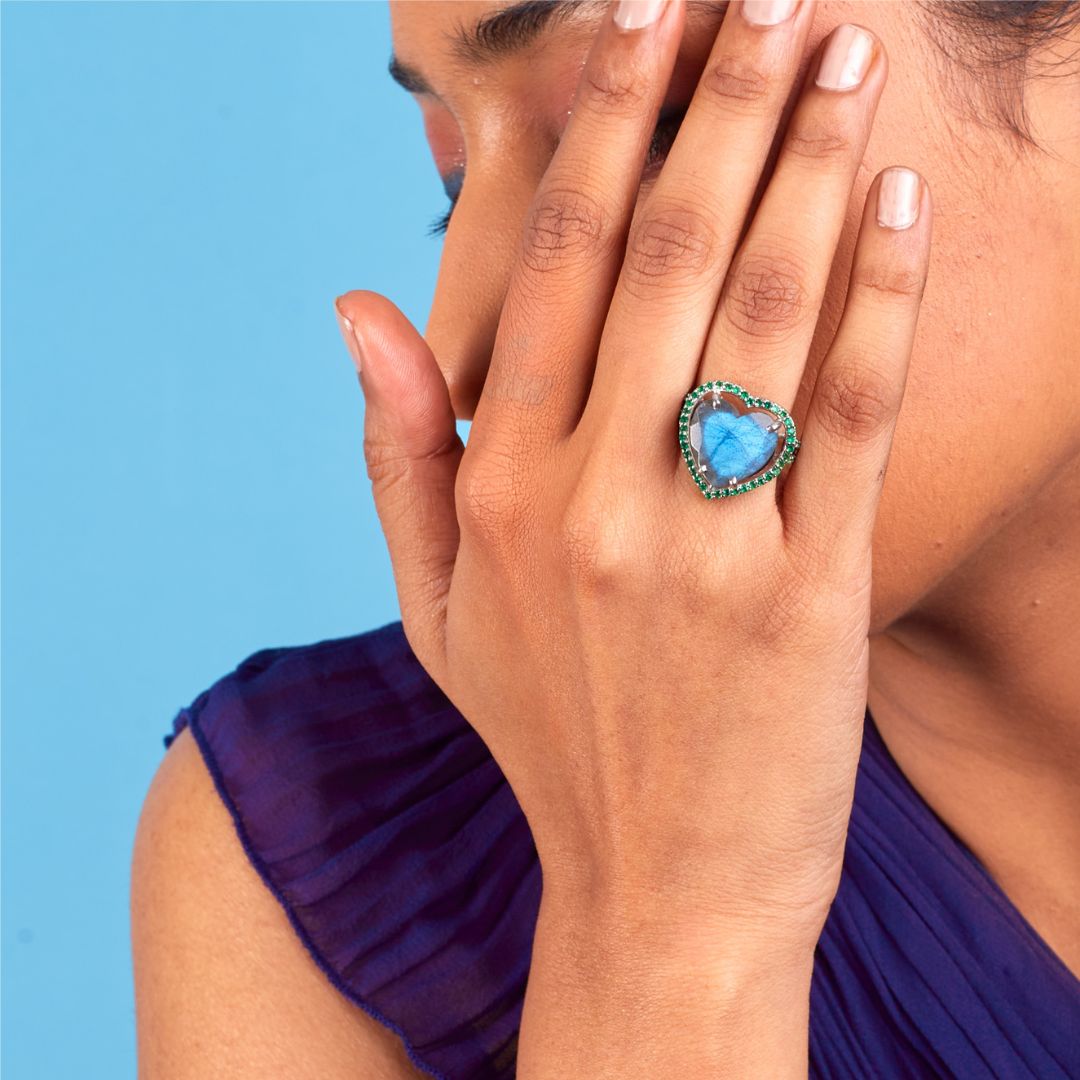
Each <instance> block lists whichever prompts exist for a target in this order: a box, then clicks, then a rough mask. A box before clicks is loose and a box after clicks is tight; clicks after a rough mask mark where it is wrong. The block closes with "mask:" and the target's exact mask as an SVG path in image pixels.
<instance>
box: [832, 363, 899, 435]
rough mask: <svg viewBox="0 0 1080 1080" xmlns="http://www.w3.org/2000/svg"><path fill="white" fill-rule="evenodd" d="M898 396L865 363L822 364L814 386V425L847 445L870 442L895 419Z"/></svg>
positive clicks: (879, 375) (895, 391)
mask: <svg viewBox="0 0 1080 1080" xmlns="http://www.w3.org/2000/svg"><path fill="white" fill-rule="evenodd" d="M899 397H900V393H899V392H898V391H897V389H896V388H895V387H894V386H893V385H892V384H891V383H890V382H889V380H888V379H887V378H886V377H885V376H884V375H882V374H881V373H880V372H879V371H877V370H876V369H875V368H874V367H873V366H872V364H871V363H870V362H869V361H868V360H847V361H844V362H835V361H834V362H833V363H829V362H828V361H826V363H825V365H824V366H823V367H822V369H821V371H820V373H819V374H818V378H817V382H816V384H815V386H814V395H813V401H814V402H815V403H816V406H815V413H816V419H817V422H818V424H819V425H820V426H821V427H822V428H823V429H824V430H825V431H826V432H828V433H829V434H830V435H832V436H835V437H837V438H840V439H843V440H846V441H848V442H865V441H868V440H870V439H873V438H874V437H875V436H876V435H878V434H879V433H880V432H881V431H883V430H884V429H885V428H886V427H887V426H888V424H889V423H890V422H891V421H892V419H893V418H894V417H895V415H896V413H897V412H898V411H899V408H900V401H899Z"/></svg>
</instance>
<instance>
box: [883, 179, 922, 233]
mask: <svg viewBox="0 0 1080 1080" xmlns="http://www.w3.org/2000/svg"><path fill="white" fill-rule="evenodd" d="M921 199H922V178H921V177H920V176H919V174H918V173H917V172H915V170H914V169H905V168H902V167H901V166H899V165H894V166H893V167H892V168H891V169H886V170H885V171H884V172H883V173H882V174H881V183H880V184H878V193H877V220H878V224H879V225H882V226H884V227H885V228H886V229H908V228H910V227H911V226H912V225H914V224H915V221H916V219H917V218H918V216H919V203H920V201H921Z"/></svg>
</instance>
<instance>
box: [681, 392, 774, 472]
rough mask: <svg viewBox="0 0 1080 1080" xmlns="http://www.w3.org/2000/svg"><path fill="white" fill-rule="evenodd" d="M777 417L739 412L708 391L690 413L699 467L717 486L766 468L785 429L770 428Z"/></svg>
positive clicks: (727, 402) (762, 413)
mask: <svg viewBox="0 0 1080 1080" xmlns="http://www.w3.org/2000/svg"><path fill="white" fill-rule="evenodd" d="M778 422H779V421H778V419H777V417H775V416H773V415H772V414H771V413H768V412H765V411H763V410H758V409H754V410H751V411H750V412H745V413H743V412H739V411H738V410H737V409H736V407H735V406H734V405H733V404H732V403H731V402H730V401H728V400H727V398H725V397H721V396H720V395H719V394H706V395H705V396H704V397H703V398H702V399H701V400H700V401H699V402H698V403H697V405H696V406H695V407H694V411H693V414H692V415H691V417H690V448H691V449H692V450H693V452H694V457H695V459H696V460H697V465H698V468H699V469H700V470H701V472H702V473H704V475H705V478H706V479H707V480H708V481H709V482H710V483H711V484H712V485H713V486H714V487H723V486H725V485H727V484H729V483H731V482H732V480H734V482H735V483H741V482H742V481H743V480H746V479H747V478H748V477H751V476H753V475H754V474H755V473H757V472H760V471H761V470H762V469H764V468H765V467H766V466H767V465H768V464H769V462H770V461H771V460H772V458H773V456H774V455H775V454H776V451H777V447H778V446H779V443H780V437H781V435H782V434H783V432H784V426H783V424H782V423H781V424H780V427H779V430H777V431H769V430H768V428H769V427H770V425H774V424H777V423H778Z"/></svg>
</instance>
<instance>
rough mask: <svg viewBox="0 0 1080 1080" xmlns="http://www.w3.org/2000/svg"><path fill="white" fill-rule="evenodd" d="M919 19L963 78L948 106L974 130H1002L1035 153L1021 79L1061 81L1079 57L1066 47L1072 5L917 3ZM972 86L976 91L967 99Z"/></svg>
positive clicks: (1076, 11) (948, 71)
mask: <svg viewBox="0 0 1080 1080" xmlns="http://www.w3.org/2000/svg"><path fill="white" fill-rule="evenodd" d="M919 14H920V17H921V21H922V24H923V28H924V30H925V32H926V34H927V36H928V37H929V38H930V40H931V41H932V42H933V43H934V44H935V45H936V46H937V48H938V49H939V50H940V51H941V53H942V55H943V56H944V57H945V59H946V60H947V61H948V63H947V64H945V65H943V71H942V75H943V77H944V78H945V79H946V81H949V80H950V77H951V75H952V73H953V72H955V70H956V69H960V70H961V71H963V72H964V73H965V74H966V75H967V76H968V79H966V80H965V84H964V85H959V84H956V85H952V86H951V87H950V89H951V90H952V91H953V92H954V93H953V96H954V97H955V98H956V104H957V105H958V106H959V107H960V108H961V109H962V110H963V111H964V114H965V115H966V116H967V117H968V118H970V119H972V120H975V121H977V122H979V123H984V124H985V123H990V124H993V125H994V126H996V127H1000V128H1003V129H1004V130H1005V131H1008V132H1009V133H1010V134H1011V135H1013V136H1015V137H1016V139H1017V140H1018V141H1019V142H1020V143H1021V144H1025V145H1029V146H1033V147H1036V146H1038V143H1037V142H1036V140H1035V138H1034V136H1033V134H1032V131H1031V124H1030V117H1029V116H1028V112H1027V108H1026V106H1025V101H1024V86H1025V84H1026V83H1027V82H1028V80H1029V79H1032V78H1038V77H1047V76H1057V77H1062V76H1069V75H1072V74H1073V73H1074V72H1075V71H1076V70H1077V60H1078V54H1080V50H1078V48H1077V46H1076V45H1074V44H1073V43H1072V42H1071V41H1069V40H1068V37H1069V34H1070V32H1071V31H1072V30H1073V29H1075V28H1076V27H1077V26H1078V25H1080V2H1077V0H921V3H920V5H919ZM972 86H974V87H975V88H976V92H975V93H974V94H972V92H971V89H972Z"/></svg>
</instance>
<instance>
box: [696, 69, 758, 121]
mask: <svg viewBox="0 0 1080 1080" xmlns="http://www.w3.org/2000/svg"><path fill="white" fill-rule="evenodd" d="M698 85H699V87H700V89H701V92H702V93H703V94H704V95H705V99H706V100H707V101H709V102H710V103H711V104H713V105H718V106H719V107H720V108H721V109H724V110H726V111H731V110H737V111H740V112H743V111H747V110H753V109H754V108H756V107H758V106H760V104H761V103H762V102H764V101H765V100H766V99H767V98H768V96H769V85H770V83H769V79H768V77H767V76H766V75H765V74H764V73H763V72H761V71H760V70H758V69H757V68H756V67H754V66H753V65H752V64H750V63H749V62H748V61H747V60H746V59H745V57H740V56H735V55H729V56H722V57H720V58H718V59H717V60H715V61H713V62H712V63H710V64H709V66H708V67H707V68H706V69H705V71H704V72H703V73H702V76H701V79H700V81H699V83H698Z"/></svg>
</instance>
